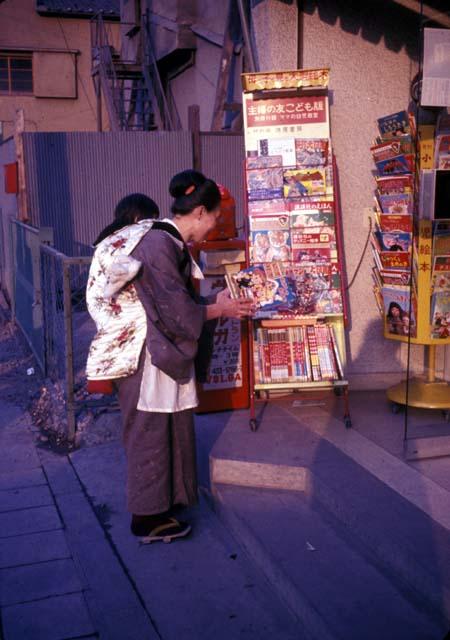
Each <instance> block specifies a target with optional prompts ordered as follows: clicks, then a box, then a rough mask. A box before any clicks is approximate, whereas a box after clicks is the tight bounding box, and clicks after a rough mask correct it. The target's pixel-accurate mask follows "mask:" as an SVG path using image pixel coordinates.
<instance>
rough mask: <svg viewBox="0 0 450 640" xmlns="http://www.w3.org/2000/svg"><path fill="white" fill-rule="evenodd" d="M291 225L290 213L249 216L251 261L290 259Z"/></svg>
mask: <svg viewBox="0 0 450 640" xmlns="http://www.w3.org/2000/svg"><path fill="white" fill-rule="evenodd" d="M289 226H290V225H289V215H285V214H281V215H257V216H254V215H251V216H249V228H250V247H249V248H250V256H251V261H252V262H272V260H282V261H286V260H290V259H291V237H290V232H289Z"/></svg>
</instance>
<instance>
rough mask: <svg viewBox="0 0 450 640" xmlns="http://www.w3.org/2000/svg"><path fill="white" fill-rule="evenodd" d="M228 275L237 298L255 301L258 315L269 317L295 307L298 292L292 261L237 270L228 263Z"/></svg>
mask: <svg viewBox="0 0 450 640" xmlns="http://www.w3.org/2000/svg"><path fill="white" fill-rule="evenodd" d="M225 279H226V282H227V285H228V288H229V289H230V291H231V294H232V296H233V297H234V298H239V297H244V298H249V299H250V300H253V301H254V303H255V313H254V317H255V318H270V317H272V316H273V315H274V314H276V313H281V312H289V311H292V310H293V309H294V308H295V305H296V299H297V295H296V289H295V281H294V279H293V277H292V275H291V272H290V268H289V263H280V262H267V263H261V264H254V265H251V266H250V267H247V268H246V269H241V270H240V271H237V272H236V271H235V270H234V269H229V268H227V265H226V266H225Z"/></svg>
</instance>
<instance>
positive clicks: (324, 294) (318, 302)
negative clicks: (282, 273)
mask: <svg viewBox="0 0 450 640" xmlns="http://www.w3.org/2000/svg"><path fill="white" fill-rule="evenodd" d="M292 274H293V276H294V279H295V285H296V290H297V304H296V313H299V314H302V315H308V314H325V313H342V297H341V291H340V278H339V274H337V275H338V277H337V278H336V273H333V267H332V265H331V264H326V263H319V264H302V265H300V264H293V265H292Z"/></svg>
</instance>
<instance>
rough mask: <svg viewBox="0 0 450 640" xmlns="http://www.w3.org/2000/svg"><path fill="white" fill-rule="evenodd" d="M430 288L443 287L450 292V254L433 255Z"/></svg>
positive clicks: (437, 288)
mask: <svg viewBox="0 0 450 640" xmlns="http://www.w3.org/2000/svg"><path fill="white" fill-rule="evenodd" d="M431 289H432V290H433V291H436V290H442V289H445V290H448V291H449V292H450V255H447V256H435V257H434V259H433V272H432V276H431Z"/></svg>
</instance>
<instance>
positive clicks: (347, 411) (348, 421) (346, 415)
mask: <svg viewBox="0 0 450 640" xmlns="http://www.w3.org/2000/svg"><path fill="white" fill-rule="evenodd" d="M344 407H345V408H344V411H345V413H344V424H345V428H346V429H350V428H351V427H352V419H351V418H350V406H349V401H348V387H347V386H346V387H344Z"/></svg>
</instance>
